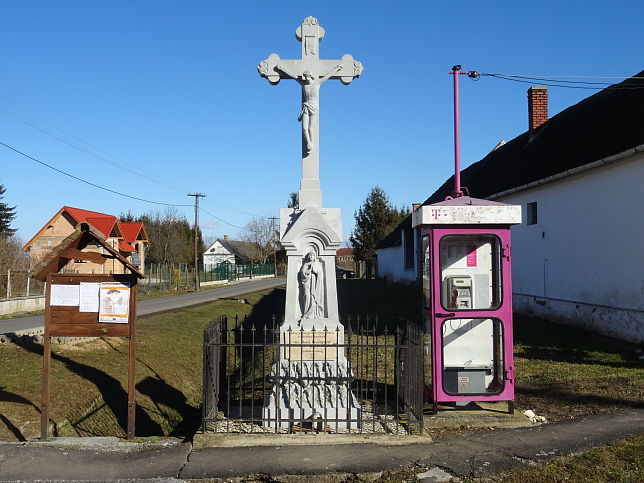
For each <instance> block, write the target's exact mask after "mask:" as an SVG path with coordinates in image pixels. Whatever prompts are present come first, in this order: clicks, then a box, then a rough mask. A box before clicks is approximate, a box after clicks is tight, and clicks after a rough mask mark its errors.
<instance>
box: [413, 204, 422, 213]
mask: <svg viewBox="0 0 644 483" xmlns="http://www.w3.org/2000/svg"><path fill="white" fill-rule="evenodd" d="M421 206H422V203H412V204H411V211H416V210H417V209H418V208H420V207H421Z"/></svg>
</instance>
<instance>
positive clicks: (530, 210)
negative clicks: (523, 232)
mask: <svg viewBox="0 0 644 483" xmlns="http://www.w3.org/2000/svg"><path fill="white" fill-rule="evenodd" d="M526 216H527V223H528V225H536V224H537V202H536V201H533V202H532V203H528V206H527V210H526Z"/></svg>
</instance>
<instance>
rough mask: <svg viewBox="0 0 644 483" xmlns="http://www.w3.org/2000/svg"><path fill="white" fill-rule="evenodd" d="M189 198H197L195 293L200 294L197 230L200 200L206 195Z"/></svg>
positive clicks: (189, 194)
mask: <svg viewBox="0 0 644 483" xmlns="http://www.w3.org/2000/svg"><path fill="white" fill-rule="evenodd" d="M188 196H194V197H195V292H199V290H200V288H201V287H200V286H199V285H200V284H199V264H198V263H197V262H198V260H199V252H197V245H198V244H197V238H198V237H197V229H198V228H199V198H205V197H206V195H203V194H201V193H188Z"/></svg>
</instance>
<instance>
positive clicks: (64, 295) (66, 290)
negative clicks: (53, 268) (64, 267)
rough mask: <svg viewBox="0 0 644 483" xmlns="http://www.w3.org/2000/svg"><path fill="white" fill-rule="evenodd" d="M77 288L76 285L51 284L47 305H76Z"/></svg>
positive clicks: (77, 301)
mask: <svg viewBox="0 0 644 483" xmlns="http://www.w3.org/2000/svg"><path fill="white" fill-rule="evenodd" d="M78 303H79V288H78V285H53V284H52V286H51V292H50V295H49V305H63V306H66V307H78Z"/></svg>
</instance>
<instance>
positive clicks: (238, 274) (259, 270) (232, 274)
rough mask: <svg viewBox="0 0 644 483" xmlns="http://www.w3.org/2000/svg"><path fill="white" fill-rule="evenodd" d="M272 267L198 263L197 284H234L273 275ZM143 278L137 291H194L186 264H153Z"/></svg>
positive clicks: (192, 271)
mask: <svg viewBox="0 0 644 483" xmlns="http://www.w3.org/2000/svg"><path fill="white" fill-rule="evenodd" d="M274 273H275V266H274V265H273V264H272V263H265V264H261V263H253V264H244V265H241V264H239V265H238V264H232V263H220V264H219V265H206V266H205V267H204V265H203V264H201V263H200V264H199V281H200V284H201V285H203V284H205V283H212V282H222V283H225V282H234V281H236V280H239V279H246V278H253V277H259V276H263V275H273V274H274ZM145 277H146V278H145V279H144V280H142V281H141V282H140V283H139V290H142V291H143V292H146V293H150V292H156V291H163V290H194V288H195V267H194V265H189V264H187V263H175V264H167V265H163V264H156V263H151V264H148V265H146V267H145Z"/></svg>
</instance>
